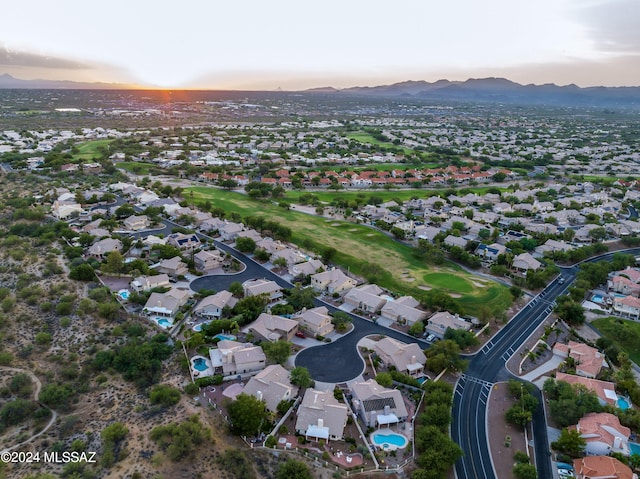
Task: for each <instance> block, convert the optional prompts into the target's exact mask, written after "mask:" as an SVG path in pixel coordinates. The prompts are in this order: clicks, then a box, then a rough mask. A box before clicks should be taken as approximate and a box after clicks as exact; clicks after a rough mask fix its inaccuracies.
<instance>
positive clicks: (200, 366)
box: [193, 358, 209, 371]
mask: <svg viewBox="0 0 640 479" xmlns="http://www.w3.org/2000/svg"><path fill="white" fill-rule="evenodd" d="M193 367H194V368H196V369H197V370H198V371H206V370H207V369H208V367H209V366H207V361H205V360H204V359H202V358H195V359H194V360H193Z"/></svg>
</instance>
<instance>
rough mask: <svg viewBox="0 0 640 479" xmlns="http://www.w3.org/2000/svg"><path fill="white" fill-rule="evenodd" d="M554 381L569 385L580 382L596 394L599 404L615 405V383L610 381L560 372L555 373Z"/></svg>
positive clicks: (616, 397)
mask: <svg viewBox="0 0 640 479" xmlns="http://www.w3.org/2000/svg"><path fill="white" fill-rule="evenodd" d="M556 381H564V382H567V383H569V384H571V385H573V384H582V385H583V386H584V387H586V388H587V389H588V390H589V391H592V392H593V393H595V395H596V396H598V399H599V400H600V404H602V405H603V406H604V405H605V404H610V405H611V406H617V402H618V395H617V394H616V385H615V384H613V383H611V382H608V381H600V380H598V379H592V378H586V377H583V376H576V375H574V374H566V373H561V372H557V373H556Z"/></svg>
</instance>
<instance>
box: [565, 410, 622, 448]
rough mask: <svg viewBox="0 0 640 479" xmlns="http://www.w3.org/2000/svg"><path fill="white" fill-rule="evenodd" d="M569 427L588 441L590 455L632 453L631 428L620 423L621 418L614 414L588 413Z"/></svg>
mask: <svg viewBox="0 0 640 479" xmlns="http://www.w3.org/2000/svg"><path fill="white" fill-rule="evenodd" d="M568 429H569V430H575V431H578V432H579V433H580V436H581V437H582V438H583V439H584V440H585V441H586V443H587V447H586V448H585V453H586V454H587V455H589V456H607V455H609V454H612V453H620V454H622V455H623V456H629V454H630V450H629V436H630V435H631V429H629V428H628V427H625V426H623V425H622V424H620V420H619V419H618V417H617V416H616V415H614V414H610V413H607V412H601V413H594V412H592V413H588V414H587V415H585V416H583V417H582V418H581V419H580V421H578V424H577V425H575V426H570V427H569V428H568Z"/></svg>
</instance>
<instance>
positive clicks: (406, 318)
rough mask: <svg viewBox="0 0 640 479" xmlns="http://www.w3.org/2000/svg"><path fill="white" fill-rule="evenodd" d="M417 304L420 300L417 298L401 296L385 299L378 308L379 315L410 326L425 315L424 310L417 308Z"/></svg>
mask: <svg viewBox="0 0 640 479" xmlns="http://www.w3.org/2000/svg"><path fill="white" fill-rule="evenodd" d="M419 305H420V302H419V301H418V300H417V299H415V298H413V297H411V296H402V297H401V298H397V299H394V300H393V301H387V302H386V303H385V305H384V306H383V307H382V309H381V310H380V316H382V317H383V318H387V319H391V320H392V321H396V322H397V323H400V324H407V325H409V326H411V325H413V324H415V323H417V322H418V321H422V320H423V319H425V318H426V317H427V313H426V312H424V311H422V310H420V309H418V308H417V306H419Z"/></svg>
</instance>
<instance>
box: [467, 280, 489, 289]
mask: <svg viewBox="0 0 640 479" xmlns="http://www.w3.org/2000/svg"><path fill="white" fill-rule="evenodd" d="M471 283H472V284H473V285H474V286H476V287H478V288H486V287H487V285H486V283H479V282H478V281H471Z"/></svg>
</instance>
